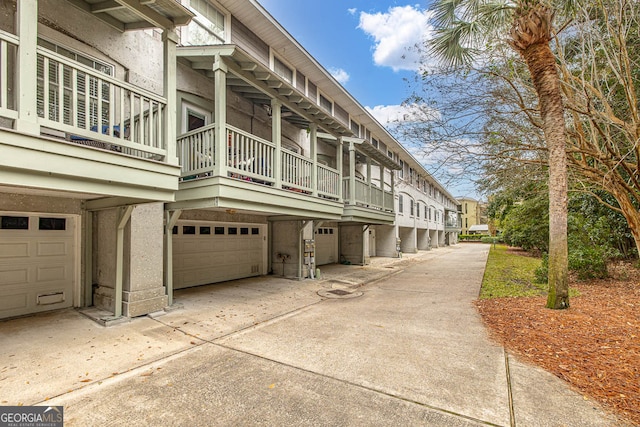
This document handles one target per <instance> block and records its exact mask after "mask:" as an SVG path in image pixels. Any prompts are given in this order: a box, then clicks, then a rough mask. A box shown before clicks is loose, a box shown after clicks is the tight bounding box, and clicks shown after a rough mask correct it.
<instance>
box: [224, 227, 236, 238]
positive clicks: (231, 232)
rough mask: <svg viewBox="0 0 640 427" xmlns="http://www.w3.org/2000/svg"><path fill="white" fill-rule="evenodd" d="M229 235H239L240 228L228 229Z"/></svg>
mask: <svg viewBox="0 0 640 427" xmlns="http://www.w3.org/2000/svg"><path fill="white" fill-rule="evenodd" d="M227 234H228V235H230V236H231V235H235V234H238V228H237V227H229V228H227Z"/></svg>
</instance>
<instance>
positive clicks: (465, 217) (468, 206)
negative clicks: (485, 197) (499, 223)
mask: <svg viewBox="0 0 640 427" xmlns="http://www.w3.org/2000/svg"><path fill="white" fill-rule="evenodd" d="M457 200H458V202H459V203H460V208H461V214H462V215H461V217H462V221H461V233H462V234H469V231H470V229H471V227H472V226H474V225H484V224H487V214H486V205H485V204H484V203H482V202H480V201H478V200H475V199H472V198H470V197H458V198H457Z"/></svg>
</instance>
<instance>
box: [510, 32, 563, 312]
mask: <svg viewBox="0 0 640 427" xmlns="http://www.w3.org/2000/svg"><path fill="white" fill-rule="evenodd" d="M521 54H522V55H523V57H524V59H525V61H526V63H527V66H528V67H529V72H530V73H531V77H532V79H533V84H534V86H535V88H536V92H537V94H538V99H539V102H540V113H541V116H542V120H543V130H544V136H545V140H546V142H547V149H548V151H549V295H548V297H547V307H548V308H553V309H561V308H568V307H569V281H568V249H567V158H566V149H565V145H566V133H565V122H564V108H563V105H562V95H561V93H560V79H559V77H558V71H557V69H556V63H555V57H554V55H553V52H552V51H551V48H550V47H549V43H548V42H544V43H534V44H531V45H529V46H528V47H527V48H526V49H524V50H523V51H521Z"/></svg>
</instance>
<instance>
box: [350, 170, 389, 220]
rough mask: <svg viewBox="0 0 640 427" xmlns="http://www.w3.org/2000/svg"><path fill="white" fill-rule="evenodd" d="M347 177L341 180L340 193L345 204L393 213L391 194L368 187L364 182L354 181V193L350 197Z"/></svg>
mask: <svg viewBox="0 0 640 427" xmlns="http://www.w3.org/2000/svg"><path fill="white" fill-rule="evenodd" d="M349 180H350V178H349V177H345V178H343V179H342V191H343V194H344V199H345V201H347V202H350V201H353V202H355V204H358V205H361V206H366V207H368V208H372V209H376V210H383V211H388V212H393V193H391V192H390V191H383V190H382V189H380V188H378V187H375V186H373V185H371V186H370V185H369V184H367V183H366V182H364V181H362V180H359V179H356V180H355V184H356V185H355V193H354V195H353V197H351V192H350V191H349Z"/></svg>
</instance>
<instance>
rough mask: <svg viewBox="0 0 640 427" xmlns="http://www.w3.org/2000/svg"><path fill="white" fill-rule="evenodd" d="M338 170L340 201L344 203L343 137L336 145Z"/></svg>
mask: <svg viewBox="0 0 640 427" xmlns="http://www.w3.org/2000/svg"><path fill="white" fill-rule="evenodd" d="M336 169H338V201H339V202H342V201H344V187H343V184H342V176H343V173H342V137H339V138H338V141H337V144H336Z"/></svg>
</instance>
